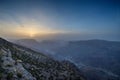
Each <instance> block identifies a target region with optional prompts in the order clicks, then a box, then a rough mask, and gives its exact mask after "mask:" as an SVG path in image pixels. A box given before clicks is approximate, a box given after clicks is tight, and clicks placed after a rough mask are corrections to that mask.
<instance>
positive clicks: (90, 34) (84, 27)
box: [0, 0, 120, 40]
mask: <svg viewBox="0 0 120 80" xmlns="http://www.w3.org/2000/svg"><path fill="white" fill-rule="evenodd" d="M0 36H2V37H5V38H11V39H12V38H14V39H15V38H16V39H19V38H37V39H52V38H55V39H107V40H120V1H119V0H0Z"/></svg>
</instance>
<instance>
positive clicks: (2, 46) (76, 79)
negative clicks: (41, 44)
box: [0, 38, 85, 80]
mask: <svg viewBox="0 0 120 80" xmlns="http://www.w3.org/2000/svg"><path fill="white" fill-rule="evenodd" d="M0 79H1V80H85V78H84V76H83V75H82V74H81V73H80V71H79V70H78V69H77V67H76V66H74V64H72V63H70V62H69V61H62V62H59V61H56V60H54V59H52V58H50V57H49V56H46V55H44V54H42V53H38V52H35V51H33V50H31V49H28V48H25V47H22V46H18V45H15V44H13V43H10V42H8V41H6V40H4V39H2V38H0Z"/></svg>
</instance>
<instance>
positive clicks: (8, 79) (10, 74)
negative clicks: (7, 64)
mask: <svg viewBox="0 0 120 80" xmlns="http://www.w3.org/2000/svg"><path fill="white" fill-rule="evenodd" d="M12 78H13V73H12V72H10V73H8V74H7V80H11V79H12Z"/></svg>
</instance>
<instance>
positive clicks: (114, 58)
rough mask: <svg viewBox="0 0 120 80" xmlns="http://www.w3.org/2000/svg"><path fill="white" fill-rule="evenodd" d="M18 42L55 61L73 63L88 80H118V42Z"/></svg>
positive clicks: (119, 65)
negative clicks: (45, 54)
mask: <svg viewBox="0 0 120 80" xmlns="http://www.w3.org/2000/svg"><path fill="white" fill-rule="evenodd" d="M18 42H19V43H18ZM18 42H17V44H20V45H23V46H26V47H29V48H31V49H33V50H36V51H40V52H44V53H47V54H51V55H52V56H54V58H55V59H57V60H58V59H59V60H62V59H66V60H69V61H71V62H73V63H74V64H75V65H76V66H77V67H78V68H79V69H80V70H81V71H82V72H83V74H84V76H85V77H87V79H88V80H119V77H120V76H119V75H120V56H119V55H120V54H119V53H120V42H116V41H105V40H83V41H69V42H65V41H43V42H41V43H39V42H37V41H36V40H29V39H25V40H24V39H23V40H18ZM30 44H34V45H30ZM51 45H52V46H51ZM36 46H37V47H36ZM42 48H43V50H42ZM46 50H47V52H46Z"/></svg>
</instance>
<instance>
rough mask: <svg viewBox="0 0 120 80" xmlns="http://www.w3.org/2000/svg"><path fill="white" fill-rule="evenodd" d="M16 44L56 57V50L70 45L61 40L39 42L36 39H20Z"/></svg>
mask: <svg viewBox="0 0 120 80" xmlns="http://www.w3.org/2000/svg"><path fill="white" fill-rule="evenodd" d="M14 43H15V44H18V45H22V46H25V47H27V48H31V49H32V50H35V51H38V52H43V53H44V54H46V55H54V54H55V53H54V51H55V50H56V49H58V48H61V47H64V46H66V45H67V44H68V42H66V41H60V40H43V41H41V42H39V41H37V40H35V39H19V40H16V41H15V42H14ZM51 45H52V46H51Z"/></svg>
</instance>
